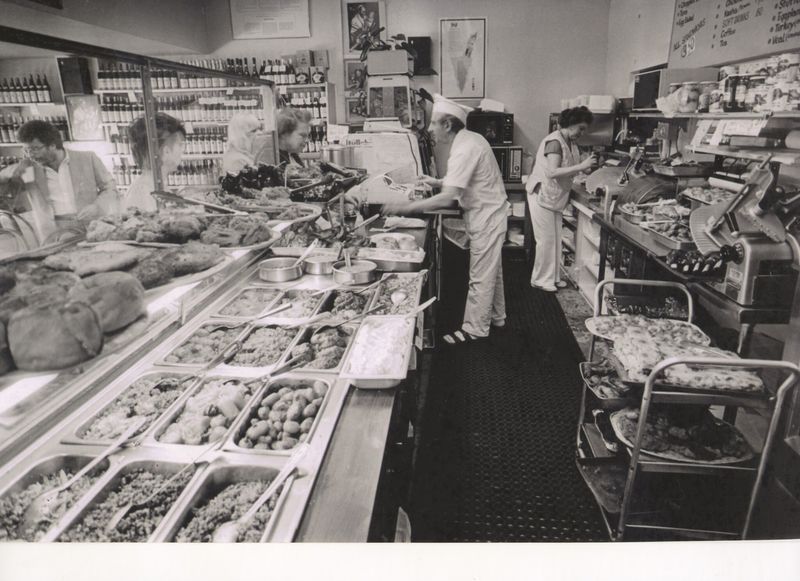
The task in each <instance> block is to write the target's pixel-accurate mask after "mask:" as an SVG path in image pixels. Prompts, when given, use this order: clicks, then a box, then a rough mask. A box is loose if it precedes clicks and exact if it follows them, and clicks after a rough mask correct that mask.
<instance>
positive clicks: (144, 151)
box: [122, 113, 186, 212]
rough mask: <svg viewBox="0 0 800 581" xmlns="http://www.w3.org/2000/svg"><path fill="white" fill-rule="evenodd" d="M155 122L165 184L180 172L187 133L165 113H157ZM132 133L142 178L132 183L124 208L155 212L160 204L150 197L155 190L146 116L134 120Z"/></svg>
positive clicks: (136, 159)
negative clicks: (178, 170)
mask: <svg viewBox="0 0 800 581" xmlns="http://www.w3.org/2000/svg"><path fill="white" fill-rule="evenodd" d="M155 121H156V138H157V139H158V149H159V155H160V157H161V180H162V182H163V183H164V184H166V182H167V176H168V175H169V174H171V173H172V172H174V171H175V170H177V169H178V166H179V165H180V163H181V157H182V156H183V148H184V143H185V141H186V130H185V129H184V128H183V123H181V122H180V121H178V120H177V119H175V118H174V117H170V116H169V115H166V114H164V113H156V119H155ZM129 131H130V138H131V152H132V153H133V159H134V161H135V162H136V164H137V165H138V166H139V167H140V168H142V175H140V176H139V177H138V178H136V180H135V181H134V182H133V183H132V184H131V187H130V189H129V190H128V193H127V194H125V196H124V197H123V200H122V205H123V207H124V208H139V209H140V210H144V211H145V212H156V211H158V205H157V204H156V199H155V198H154V197H153V196H152V195H151V194H150V193H151V192H152V191H154V190H155V181H154V179H153V170H152V169H151V168H150V156H149V154H148V151H149V150H148V147H147V130H146V129H145V121H144V117H140V118H139V119H137V120H136V121H134V122H133V125H131V127H130V130H129Z"/></svg>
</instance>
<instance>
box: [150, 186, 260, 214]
mask: <svg viewBox="0 0 800 581" xmlns="http://www.w3.org/2000/svg"><path fill="white" fill-rule="evenodd" d="M153 195H154V196H155V197H157V198H161V199H162V200H165V201H167V202H175V203H177V204H187V205H189V206H202V207H204V208H207V209H209V210H214V211H216V212H222V213H223V214H238V215H240V216H241V215H244V216H246V215H247V212H242V211H240V210H234V209H232V208H227V207H225V206H219V205H217V204H211V203H209V202H203V201H202V200H195V199H193V198H184V197H183V196H179V195H178V194H173V193H172V192H153Z"/></svg>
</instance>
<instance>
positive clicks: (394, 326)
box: [340, 316, 416, 389]
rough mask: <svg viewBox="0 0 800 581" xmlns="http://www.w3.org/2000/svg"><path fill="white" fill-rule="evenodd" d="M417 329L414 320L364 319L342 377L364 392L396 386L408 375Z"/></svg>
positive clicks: (399, 318)
mask: <svg viewBox="0 0 800 581" xmlns="http://www.w3.org/2000/svg"><path fill="white" fill-rule="evenodd" d="M415 328H416V323H415V319H414V318H413V317H404V316H369V317H366V318H364V320H363V321H362V323H361V326H360V327H359V329H358V332H357V333H356V336H355V338H354V339H353V344H352V346H351V347H350V351H349V353H348V355H347V359H346V361H345V363H344V365H343V366H342V372H341V374H340V377H341V378H342V379H348V380H350V381H351V383H352V384H353V385H355V386H356V387H359V388H363V389H388V388H391V387H394V386H396V385H397V384H398V383H400V382H401V381H402V380H403V379H405V377H406V375H407V374H408V364H409V361H410V359H411V350H412V348H413V338H414V329H415Z"/></svg>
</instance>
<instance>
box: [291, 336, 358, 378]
mask: <svg viewBox="0 0 800 581" xmlns="http://www.w3.org/2000/svg"><path fill="white" fill-rule="evenodd" d="M319 327H320V325H312V326H309V327H305V328H304V329H303V330H302V332H301V333H300V335H298V336H297V337H296V338H295V342H294V344H293V345H292V347H290V348H289V352H290V353H291V351H292V350H293V349H294V348H295V347H298V346H300V345H302V344H303V343H306V342H307V341H308V338H309V336H310V335H311V333H313V332H314V330H316V329H318V328H319ZM358 327H359V325H357V324H352V325H342V326H341V327H338V329H339V330H343V331H345V332H347V333H348V334H349V335H350V336H349V338H348V339H347V345H346V346H345V348H344V352H343V353H342V357H341V359H339V363H338V365H336V367H331V368H328V369H322V368H316V367H308V366H300V367H298V368H297V372H298V373H303V372H309V373H326V374H327V373H339V372H340V371H341V370H342V365H343V364H344V361H345V359H347V354H348V353H349V352H350V347H351V346H352V345H353V339H354V338H355V336H356V332H357V331H358ZM287 359H288V354H287Z"/></svg>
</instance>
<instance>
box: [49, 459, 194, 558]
mask: <svg viewBox="0 0 800 581" xmlns="http://www.w3.org/2000/svg"><path fill="white" fill-rule="evenodd" d="M184 467H185V464H183V463H182V462H174V461H169V460H136V461H131V462H128V463H125V464H123V465H121V466H120V467H119V468H118V469H117V470H116V471H115V472H114V473H112V474H110V475H106V476H104V477H103V478H102V479H101V481H100V483H99V484H98V486H100V489H99V490H98V489H97V488H96V487H95V488H94V490H93V494H92V495H88V496H86V497H84V498H83V499H82V500H81V501H80V502H79V503H78V506H77V507H76V509H75V511H74V512H71V513H70V515H68V518H69V521H70V522H69V523H68V524H67V526H66V530H63V531H61V532H59V533H58V534H57V537H56V539H55V540H57V541H59V542H129V543H143V542H147V541H148V540H150V539H151V538H153V537H154V536H155V535H156V534H157V533H158V530H159V527H161V526H163V525H164V523H165V522H167V521H168V520H169V519H170V516H171V513H172V509H173V508H174V507H175V504H176V501H177V500H178V497H179V496H180V495H181V493H182V492H183V490H184V489H185V488H186V486H187V485H188V484H189V482H190V480H191V479H192V477H193V476H194V474H195V473H196V470H197V468H195V469H194V470H192V469H189V470H186V471H184V472H183V473H182V474H181V475H180V476H178V477H177V478H176V479H175V480H173V481H172V482H171V483H169V485H168V486H167V487H166V488H165V489H164V490H162V491H161V492H159V493H158V494H157V495H156V496H155V498H153V499H152V500H151V501H150V502H149V503H148V506H146V507H143V508H140V509H135V510H131V511H130V512H129V513H128V514H127V515H126V516H125V517H124V518H123V519H122V520H121V521H120V523H119V524H118V525H117V527H116V528H114V529H112V530H111V531H106V530H105V528H106V525H107V524H108V522H109V521H110V520H111V517H112V516H114V514H115V513H116V512H117V511H118V510H119V509H120V508H122V507H124V506H125V505H126V504H128V503H129V502H134V503H135V502H140V501H143V500H145V499H146V498H147V497H148V496H150V494H152V493H153V492H154V491H155V490H156V489H158V488H159V487H161V486H162V485H163V484H165V483H166V482H167V480H169V479H170V477H172V476H174V475H175V474H176V473H177V472H179V471H180V470H181V469H182V468H184Z"/></svg>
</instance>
